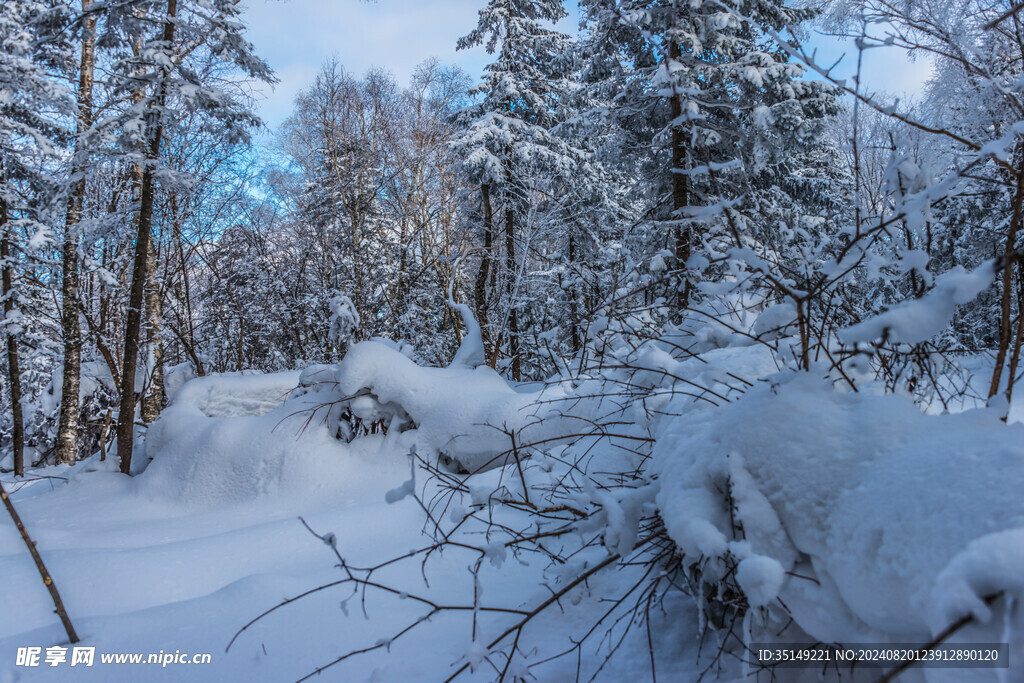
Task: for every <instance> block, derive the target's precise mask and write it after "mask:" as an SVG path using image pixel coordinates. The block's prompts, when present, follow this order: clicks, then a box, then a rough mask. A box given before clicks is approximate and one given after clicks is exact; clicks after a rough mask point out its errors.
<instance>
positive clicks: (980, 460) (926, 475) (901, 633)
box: [654, 373, 1024, 675]
mask: <svg viewBox="0 0 1024 683" xmlns="http://www.w3.org/2000/svg"><path fill="white" fill-rule="evenodd" d="M871 389H872V388H871V387H862V388H861V391H860V392H859V393H838V392H836V391H834V390H833V389H832V386H831V385H830V384H829V383H827V382H824V381H822V380H821V379H818V378H816V377H815V376H814V375H813V374H812V373H800V374H796V373H793V374H783V375H778V376H776V377H775V378H773V379H772V381H770V382H768V383H766V384H762V385H761V386H758V387H756V388H754V389H751V390H750V391H749V392H748V393H747V395H745V396H744V397H743V398H741V399H740V400H739V401H736V402H734V403H732V404H729V405H727V406H725V407H723V408H705V407H701V406H695V407H694V408H693V409H690V410H687V411H686V412H684V413H683V414H682V415H681V416H679V417H672V418H666V419H665V421H664V422H663V424H662V425H661V427H660V431H659V433H658V443H657V445H656V447H655V451H654V459H655V463H656V469H657V470H658V471H659V472H660V478H659V484H660V492H659V494H658V498H657V502H658V505H659V508H660V510H661V513H662V515H663V517H664V520H665V524H666V527H667V529H668V532H669V535H670V536H671V537H672V539H673V540H674V541H675V542H676V543H677V544H678V545H679V547H680V549H681V550H682V551H683V552H684V553H685V554H686V555H688V556H691V557H692V558H695V559H696V558H698V557H700V556H705V557H707V558H708V561H709V563H708V566H707V568H706V569H705V572H706V575H711V576H717V577H718V579H722V578H723V577H724V575H725V573H726V572H728V571H729V567H730V566H731V565H730V563H729V562H727V561H725V556H726V554H727V553H729V554H731V555H732V556H734V557H736V558H738V559H739V560H740V562H739V569H738V572H737V577H736V578H737V580H738V582H739V585H740V587H741V588H742V589H743V590H744V592H746V593H747V597H748V600H749V602H750V604H751V605H753V606H762V605H768V604H771V603H772V602H773V601H775V599H776V598H779V599H780V601H776V602H775V603H774V604H775V608H778V607H779V606H780V605H781V604H785V605H786V606H787V607H788V609H789V610H790V612H791V614H792V617H793V618H794V619H795V621H796V623H797V625H798V626H799V627H800V628H801V629H802V630H803V631H804V632H805V633H806V634H808V635H809V636H810V637H811V639H812V640H821V641H825V642H840V643H842V642H872V641H874V642H922V643H923V642H927V641H928V640H930V639H931V638H932V637H934V636H935V635H937V634H938V633H939V632H940V631H941V630H942V629H944V628H945V627H946V626H948V625H949V624H950V623H951V622H952V621H955V620H956V619H958V618H960V617H962V616H965V615H969V614H972V613H973V614H976V615H978V616H979V618H981V619H982V620H983V621H988V619H987V617H988V615H987V614H986V613H985V612H983V611H982V610H981V609H980V607H979V604H980V600H981V599H982V598H984V597H986V596H987V595H989V594H990V593H992V592H995V591H1005V592H1006V594H1007V595H1012V596H1013V597H1014V600H1015V601H1018V602H1019V600H1020V599H1021V598H1024V590H1022V588H1024V586H1022V580H1021V567H1024V562H1022V561H1021V560H1022V556H1021V552H1022V551H1021V548H1024V544H1022V543H1021V540H1022V538H1024V536H1022V533H1024V497H1022V496H1021V495H1020V482H1021V481H1022V480H1024V425H1019V424H1013V425H1006V424H1004V423H1003V422H1001V421H1000V420H999V418H998V416H997V415H996V414H995V413H994V411H990V410H973V411H967V412H964V413H960V414H955V415H941V416H929V415H923V414H921V412H920V410H919V409H918V408H917V407H916V406H915V405H914V404H913V403H912V402H911V401H909V400H908V399H905V398H903V397H899V396H893V395H877V394H875V393H873V392H872V390H871ZM725 490H731V493H732V498H733V509H732V510H731V511H730V509H729V505H728V504H727V502H726V500H725V498H724V497H723V495H722V491H725ZM737 524H738V525H740V526H741V527H742V533H741V534H737V533H735V532H734V530H733V529H734V528H735V526H734V525H737ZM784 572H788V574H785V575H784ZM1004 609H1005V606H1004ZM787 618H788V617H787ZM1015 618H1016V619H1017V621H1019V620H1020V614H1019V612H1018V613H1017V617H1015ZM783 621H785V619H783ZM996 622H999V623H998V624H997V623H996ZM1002 628H1003V624H1002V621H1001V620H998V619H997V620H992V621H991V629H990V630H989V631H986V632H985V635H986V636H987V639H988V640H990V641H996V642H997V641H1000V640H1002V638H1001V637H1000V636H1001V635H1003V632H1002V630H1001V629H1002ZM1014 628H1015V629H1016V630H1015V631H1014V634H1015V635H1014V638H1015V639H1016V640H1015V641H1014V645H1013V647H1014V648H1015V650H1014V651H1013V654H1011V658H1013V657H1014V656H1016V657H1020V656H1022V655H1024V640H1022V638H1021V636H1020V635H1019V634H1021V633H1022V631H1021V629H1020V624H1017V625H1016V626H1015V627H1014ZM979 640H985V638H979ZM929 671H931V670H929ZM929 675H931V673H929ZM936 675H937V674H936Z"/></svg>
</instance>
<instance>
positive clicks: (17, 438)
mask: <svg viewBox="0 0 1024 683" xmlns="http://www.w3.org/2000/svg"><path fill="white" fill-rule="evenodd" d="M11 258H12V257H11V244H10V239H9V237H8V233H7V202H6V201H4V200H3V199H0V261H3V296H4V317H5V318H7V319H8V320H9V319H11V318H12V317H13V314H14V264H13V263H12V262H11ZM7 373H8V376H9V378H10V381H11V413H12V415H11V417H12V418H13V419H14V424H13V425H12V432H13V433H12V437H13V444H12V446H13V448H14V476H16V477H23V476H25V418H24V415H23V414H22V408H21V367H20V366H19V364H18V339H17V337H16V336H15V335H14V334H13V333H12V332H11V331H10V330H8V331H7Z"/></svg>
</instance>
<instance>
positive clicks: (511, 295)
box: [505, 206, 522, 382]
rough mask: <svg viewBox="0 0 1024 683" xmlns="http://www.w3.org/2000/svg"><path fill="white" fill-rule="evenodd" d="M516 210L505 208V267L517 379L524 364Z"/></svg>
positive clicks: (511, 370) (513, 373)
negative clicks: (518, 302) (518, 303)
mask: <svg viewBox="0 0 1024 683" xmlns="http://www.w3.org/2000/svg"><path fill="white" fill-rule="evenodd" d="M515 230H516V223H515V212H514V211H513V210H512V208H511V206H509V207H508V208H506V209H505V267H506V269H507V270H508V305H509V309H508V355H509V358H511V360H512V364H511V366H509V374H510V376H511V378H512V379H513V380H515V381H517V382H518V381H519V380H520V379H521V378H522V364H521V362H520V358H519V315H518V312H517V309H516V301H515V289H516V239H515Z"/></svg>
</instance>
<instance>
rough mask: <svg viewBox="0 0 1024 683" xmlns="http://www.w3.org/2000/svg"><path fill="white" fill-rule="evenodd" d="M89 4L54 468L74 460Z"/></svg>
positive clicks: (65, 257) (91, 53)
mask: <svg viewBox="0 0 1024 683" xmlns="http://www.w3.org/2000/svg"><path fill="white" fill-rule="evenodd" d="M91 6H92V0H82V12H83V13H87V18H86V20H85V32H84V37H83V40H82V57H81V62H80V64H79V75H78V116H77V137H76V139H75V151H74V157H73V162H72V177H73V178H74V185H73V186H72V188H71V197H70V199H69V200H68V208H67V214H66V216H65V220H64V231H65V233H64V245H63V248H62V250H61V252H62V254H61V261H62V262H61V266H62V270H63V279H62V285H61V299H62V309H61V328H62V331H63V335H64V378H63V382H62V384H61V393H60V417H59V421H58V425H57V446H56V453H57V462H63V463H68V464H69V465H73V464H74V463H75V462H76V461H77V460H78V421H79V410H80V406H79V403H80V399H79V384H80V382H81V374H82V331H81V327H80V326H79V322H78V308H79V306H78V280H79V272H78V234H77V233H78V224H79V223H80V222H81V220H82V209H83V204H84V199H85V166H86V156H87V155H86V150H85V139H84V137H85V133H86V131H87V130H88V129H89V126H90V125H92V88H93V66H94V63H95V40H96V38H95V35H94V33H95V29H96V15H95V14H93V13H89V9H90V8H91Z"/></svg>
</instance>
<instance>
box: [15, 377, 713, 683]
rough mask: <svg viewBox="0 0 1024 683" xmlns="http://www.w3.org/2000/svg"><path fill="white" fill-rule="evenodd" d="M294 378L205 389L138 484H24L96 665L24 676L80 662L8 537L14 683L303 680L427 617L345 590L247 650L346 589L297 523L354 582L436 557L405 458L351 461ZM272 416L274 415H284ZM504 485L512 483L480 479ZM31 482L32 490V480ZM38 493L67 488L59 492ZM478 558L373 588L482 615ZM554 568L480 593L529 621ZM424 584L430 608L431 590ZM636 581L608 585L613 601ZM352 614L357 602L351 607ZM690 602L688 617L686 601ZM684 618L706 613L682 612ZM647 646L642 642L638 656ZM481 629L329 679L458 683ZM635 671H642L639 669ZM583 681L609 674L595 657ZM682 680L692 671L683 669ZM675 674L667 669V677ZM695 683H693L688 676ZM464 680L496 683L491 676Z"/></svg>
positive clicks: (439, 638) (108, 475) (668, 640)
mask: <svg viewBox="0 0 1024 683" xmlns="http://www.w3.org/2000/svg"><path fill="white" fill-rule="evenodd" d="M297 381H298V373H283V374H279V375H269V376H225V377H213V378H202V379H198V380H194V381H192V382H190V383H188V384H186V385H185V387H184V389H183V390H182V391H181V392H179V393H178V395H177V396H176V397H175V399H174V401H173V403H172V405H171V406H170V407H169V408H168V409H166V410H165V411H164V413H163V415H162V416H161V418H160V420H159V421H158V422H157V423H155V424H154V425H153V427H152V428H151V431H150V434H148V435H147V446H146V448H147V452H148V453H149V454H151V455H155V458H154V460H153V462H152V463H150V464H149V467H148V468H147V470H146V471H145V472H143V473H141V474H139V475H138V476H136V477H134V478H128V477H124V476H123V475H121V474H119V473H117V472H116V471H115V470H116V468H115V465H114V463H113V462H111V461H110V460H108V461H107V462H106V463H100V462H95V461H92V460H91V461H86V462H82V463H79V464H78V465H77V466H76V467H74V468H70V469H69V468H67V467H57V468H48V469H45V470H40V471H37V472H35V473H33V475H32V477H37V479H34V480H33V481H32V482H31V483H29V484H13V485H12V484H10V483H8V484H7V485H8V486H9V487H11V488H14V489H17V492H16V493H15V494H14V495H13V499H14V500H15V502H16V504H17V506H18V509H19V511H20V514H21V516H22V517H23V519H24V520H25V521H26V524H27V525H28V527H29V529H30V532H31V533H32V535H33V537H34V538H35V539H36V541H37V543H38V548H39V550H40V551H41V553H42V555H43V556H44V559H45V561H46V562H47V564H48V566H49V568H50V571H51V572H52V574H53V576H54V577H55V580H56V582H57V585H58V587H59V589H60V590H61V593H62V596H63V598H64V600H65V602H66V604H67V608H68V612H69V613H70V615H71V616H72V619H73V621H74V624H75V626H76V628H77V630H78V633H79V635H80V637H81V639H82V643H81V645H85V646H95V648H96V653H97V654H96V663H95V664H94V665H93V666H92V667H91V668H86V667H82V666H76V667H75V668H74V669H72V668H71V667H70V664H69V663H67V662H65V663H63V664H60V665H58V666H56V667H48V666H46V664H45V662H43V663H42V665H41V666H39V667H35V668H28V667H21V666H16V665H15V653H16V651H17V649H18V648H20V647H31V646H36V647H41V648H43V654H44V656H45V648H47V647H50V646H54V645H59V644H61V643H66V636H65V634H64V631H63V630H62V628H61V625H60V622H59V621H58V619H57V618H56V616H55V615H54V614H53V608H52V605H51V603H50V601H49V596H48V594H47V592H46V590H45V589H44V587H43V585H42V583H41V582H40V580H39V576H38V574H37V573H36V569H35V566H34V565H33V563H32V560H31V559H30V557H29V555H28V554H27V552H26V551H25V549H24V546H23V545H22V542H21V540H20V538H19V537H18V535H17V532H16V530H15V529H14V527H13V525H10V524H0V576H3V577H4V579H3V580H4V594H5V602H4V604H5V609H4V610H3V611H2V612H0V652H3V653H5V654H4V655H3V657H2V659H0V661H2V664H0V681H29V680H65V679H67V680H83V681H88V680H96V681H141V680H168V681H180V680H189V681H225V680H227V681H242V680H266V681H271V680H275V681H276V680H280V681H287V680H296V679H298V678H301V677H302V676H304V675H306V674H309V673H311V672H312V671H314V670H315V669H316V668H317V667H319V666H322V665H324V664H327V663H329V662H331V661H332V660H334V659H335V658H337V657H338V656H340V655H342V654H344V653H346V652H348V651H350V650H355V649H359V648H363V647H370V646H373V645H375V644H377V643H378V642H380V641H381V640H382V639H387V638H389V637H391V636H392V635H393V634H394V633H395V632H397V631H398V630H399V629H400V627H401V626H402V625H404V624H406V623H407V622H409V621H411V620H414V619H415V618H416V617H417V616H418V615H420V614H422V613H423V612H424V608H423V606H422V605H421V604H417V603H416V602H414V601H413V600H411V599H402V597H401V596H394V595H383V594H380V593H376V592H374V591H370V592H368V593H367V595H366V601H365V605H363V604H361V603H360V598H359V597H355V598H352V597H351V592H352V591H351V590H350V588H348V587H344V586H342V587H336V588H334V589H332V590H328V591H324V592H321V593H318V594H315V595H313V596H310V597H308V598H305V599H303V600H300V601H298V602H296V603H294V604H291V605H289V606H287V607H286V608H284V609H281V610H279V611H277V612H275V613H274V614H272V615H270V616H269V617H267V618H265V619H263V620H261V621H259V622H258V623H256V624H255V625H254V626H252V627H251V628H250V629H248V630H247V631H245V632H244V633H242V634H241V636H239V638H238V640H237V641H236V642H235V643H234V644H233V645H232V647H231V649H230V651H229V652H225V648H226V646H227V645H228V643H229V642H230V641H231V639H232V637H233V636H234V635H235V633H236V632H237V631H238V630H239V629H240V628H241V627H242V626H244V625H245V624H246V623H247V622H249V621H250V620H251V619H252V618H254V617H256V616H257V615H258V614H260V613H261V612H263V611H264V610H267V609H269V608H271V607H273V606H274V605H275V604H277V603H278V602H280V601H281V600H283V599H285V598H288V597H292V596H295V595H298V594H300V593H302V592H304V591H307V590H309V589H311V588H315V587H317V586H319V585H321V584H325V583H328V582H331V581H336V580H338V579H339V578H342V575H341V573H340V571H339V569H338V568H337V567H336V566H335V565H336V564H337V560H336V558H335V556H334V554H333V552H332V551H331V548H329V547H328V546H326V545H325V544H324V543H323V542H322V541H321V540H319V539H318V538H316V537H315V536H313V535H312V534H311V533H309V531H307V530H306V528H305V527H304V526H303V524H302V523H301V522H300V520H299V516H300V515H301V516H302V517H303V518H304V519H305V520H306V522H307V523H308V524H309V526H310V527H311V528H312V529H314V530H315V531H317V532H318V533H320V534H322V535H323V534H327V533H333V534H335V536H336V539H337V540H336V544H337V548H338V549H339V551H340V552H341V553H343V555H344V557H345V559H346V560H347V561H348V562H349V563H350V564H353V565H372V564H375V563H378V562H382V561H384V560H387V559H390V558H392V557H395V556H399V555H401V554H404V553H406V552H408V551H410V550H413V549H417V548H420V547H423V546H425V545H428V544H429V541H428V539H427V538H426V537H425V536H424V535H423V527H424V521H425V518H424V514H423V512H422V510H421V509H420V507H419V505H418V504H417V503H416V501H415V500H414V499H413V498H411V497H408V498H405V499H404V500H399V501H397V502H395V503H392V504H389V503H387V502H386V501H385V497H386V494H387V492H388V491H390V490H393V489H396V488H400V487H401V486H402V484H403V482H405V481H406V480H408V479H409V471H410V469H409V460H408V456H407V455H405V453H403V452H402V451H401V449H396V448H394V447H393V444H392V443H391V442H387V441H386V437H383V436H379V435H369V436H366V437H363V438H361V439H358V440H356V441H354V442H353V443H351V444H346V443H344V442H343V441H339V440H337V439H335V438H334V437H333V435H331V434H330V433H329V431H328V428H327V426H326V424H325V422H324V421H323V420H321V419H318V418H317V417H314V419H309V418H310V414H308V413H305V412H303V409H304V408H306V407H309V406H307V405H304V404H303V402H304V401H307V402H308V403H309V405H313V404H314V403H315V400H316V398H315V394H305V395H304V396H300V397H298V398H296V399H294V400H290V401H288V402H287V403H284V404H283V405H282V403H283V401H284V399H285V398H286V397H287V395H288V392H289V391H290V390H291V389H293V388H294V387H295V386H296V384H297ZM275 403H276V404H277V405H276V406H274V405H273V404H275ZM479 476H480V477H481V485H482V486H488V485H493V483H494V482H496V481H497V477H498V476H499V473H498V472H494V473H493V474H492V473H486V474H483V475H479ZM32 477H30V479H31V478H32ZM41 477H54V478H52V479H48V478H41ZM472 560H473V556H472V555H471V554H465V553H459V552H457V551H448V552H446V553H444V554H443V555H439V554H435V555H433V556H432V557H431V559H430V560H429V561H428V562H427V563H426V564H425V565H423V566H422V567H421V565H420V562H419V561H418V560H417V561H415V562H414V563H411V564H404V565H400V566H395V567H390V568H385V569H383V570H381V571H380V572H379V573H377V574H375V576H374V578H375V579H376V580H378V581H380V582H381V583H387V584H390V585H394V586H397V587H400V588H402V589H404V590H407V591H409V593H412V594H423V595H429V596H430V598H431V599H433V600H437V601H442V602H449V603H453V604H454V603H472V593H473V585H474V583H473V580H472V576H471V574H470V573H469V571H468V566H469V565H470V564H471V561H472ZM543 569H544V563H535V565H534V564H530V563H527V562H519V561H516V560H513V559H511V558H510V559H509V560H508V561H506V562H504V563H502V564H501V566H500V567H497V566H492V564H491V563H485V564H484V566H483V567H482V569H481V574H480V584H481V585H483V586H486V587H487V591H488V595H487V598H488V601H489V603H494V604H503V605H507V606H509V607H521V606H523V605H526V604H534V603H538V602H541V601H543V600H544V599H545V598H546V597H547V596H548V595H549V593H548V592H547V591H546V590H544V589H543V588H541V587H540V584H541V581H542V577H541V574H542V571H543ZM424 577H426V579H428V580H429V588H428V587H427V586H426V585H425V583H424ZM620 578H621V575H616V576H611V577H599V578H598V580H597V581H596V582H594V583H593V584H592V586H591V587H592V590H593V591H594V592H595V594H599V593H600V591H602V590H605V587H604V586H603V585H602V582H608V581H618V580H620ZM346 598H347V601H346ZM681 602H682V601H681ZM597 609H603V608H601V607H600V606H595V605H593V604H589V605H588V604H587V603H586V602H583V603H582V604H581V605H580V606H579V607H574V606H573V605H572V604H570V603H567V604H566V611H565V613H557V614H556V613H552V614H551V615H547V616H545V617H544V618H542V619H538V620H537V622H536V624H531V626H530V627H529V628H530V630H529V631H528V636H529V639H530V641H531V643H533V646H532V647H533V648H535V649H532V652H533V654H534V655H535V656H536V659H542V658H543V657H544V656H546V655H549V654H551V653H553V652H555V651H556V650H558V649H565V648H568V647H570V646H571V643H570V642H569V640H568V639H567V633H568V632H569V631H570V630H571V629H572V628H574V627H576V628H579V627H581V626H583V627H585V626H586V625H587V624H588V621H587V620H588V619H590V618H592V617H593V615H594V614H595V613H596V610H597ZM679 609H681V610H692V607H690V606H689V605H688V604H687V603H685V602H683V603H682V604H681V605H680V606H679ZM508 623H510V619H509V618H508V617H504V618H495V619H481V620H480V625H479V627H478V628H479V631H480V632H479V633H478V635H477V638H476V640H477V641H482V640H484V639H487V638H493V637H494V636H496V635H497V634H498V633H499V632H500V630H501V629H502V628H504V626H505V625H507V624H508ZM694 623H695V618H693V619H681V620H679V621H678V622H677V625H676V626H675V627H673V628H666V629H664V630H662V631H660V632H659V633H658V634H657V638H658V639H659V640H661V641H663V645H670V646H671V647H663V648H662V650H664V651H671V652H676V653H678V654H679V655H680V656H679V657H673V658H672V661H670V662H661V664H662V667H663V668H662V670H663V671H665V670H670V671H673V672H675V673H678V674H679V675H680V676H682V677H683V678H684V679H688V678H692V677H694V676H696V674H695V673H693V672H694V671H696V663H695V662H696V656H695V652H696V647H697V642H696V639H695V635H694V626H693V624H694ZM638 637H640V636H639V634H635V635H632V636H631V638H638ZM474 648H479V645H477V646H474V637H473V619H472V615H471V614H467V613H459V614H442V615H438V616H437V617H435V618H434V620H433V621H432V622H431V623H430V624H429V625H427V626H425V627H421V628H419V629H417V630H415V631H414V632H413V633H411V634H410V635H409V636H407V637H405V638H403V639H401V640H398V641H396V642H395V643H394V644H393V645H391V647H389V648H387V649H380V650H377V651H375V652H373V653H370V654H367V655H363V656H360V657H354V658H352V659H350V660H348V661H346V662H343V663H341V664H339V665H337V666H336V667H334V668H331V669H328V670H327V671H325V672H324V673H323V674H322V676H321V679H322V680H338V681H365V680H376V681H408V680H443V679H444V678H445V677H447V676H448V675H449V674H450V673H451V672H453V671H454V670H455V669H454V668H453V667H452V665H453V664H456V665H459V664H461V663H462V662H464V661H465V657H466V656H467V654H470V655H471V654H473V652H474ZM646 649H647V648H646V644H644V645H643V647H642V648H640V647H639V646H637V647H631V648H627V649H626V650H623V652H625V653H627V654H626V656H624V657H619V658H617V659H616V660H615V662H613V665H612V666H610V667H609V668H606V669H605V671H604V673H603V675H602V680H621V676H623V675H624V673H623V672H624V671H629V670H631V669H634V668H638V667H639V668H643V667H646V666H648V661H647V660H648V655H647V653H646ZM176 651H180V652H182V653H189V654H193V653H211V654H212V663H211V664H208V665H185V664H178V665H174V664H171V665H168V666H167V667H166V668H163V667H161V666H160V665H146V664H136V665H130V664H122V665H115V664H106V665H103V664H101V663H100V661H99V656H100V654H101V653H142V654H145V655H147V656H148V655H149V654H150V653H161V652H163V653H174V652H176ZM630 651H632V652H635V654H629V653H630ZM583 661H584V670H589V671H593V670H594V669H595V668H596V667H597V666H599V665H600V662H601V658H599V657H597V656H596V655H591V654H588V653H586V652H585V653H584V655H583ZM681 666H687V667H691V668H688V669H680V668H679V667H681ZM575 667H576V659H575V657H569V658H564V659H562V660H558V661H556V662H553V663H551V664H549V665H546V666H542V667H540V668H537V669H535V675H538V676H540V677H541V678H542V679H543V680H552V681H555V680H566V677H569V678H570V679H571V677H572V676H574V675H575ZM666 667H667V668H666ZM691 674H692V675H691ZM465 678H466V679H467V680H491V679H493V678H495V672H494V670H493V669H491V668H490V667H489V666H488V665H487V664H486V663H481V665H480V667H479V668H477V670H476V672H475V673H472V674H470V673H469V672H467V675H466V676H465Z"/></svg>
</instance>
